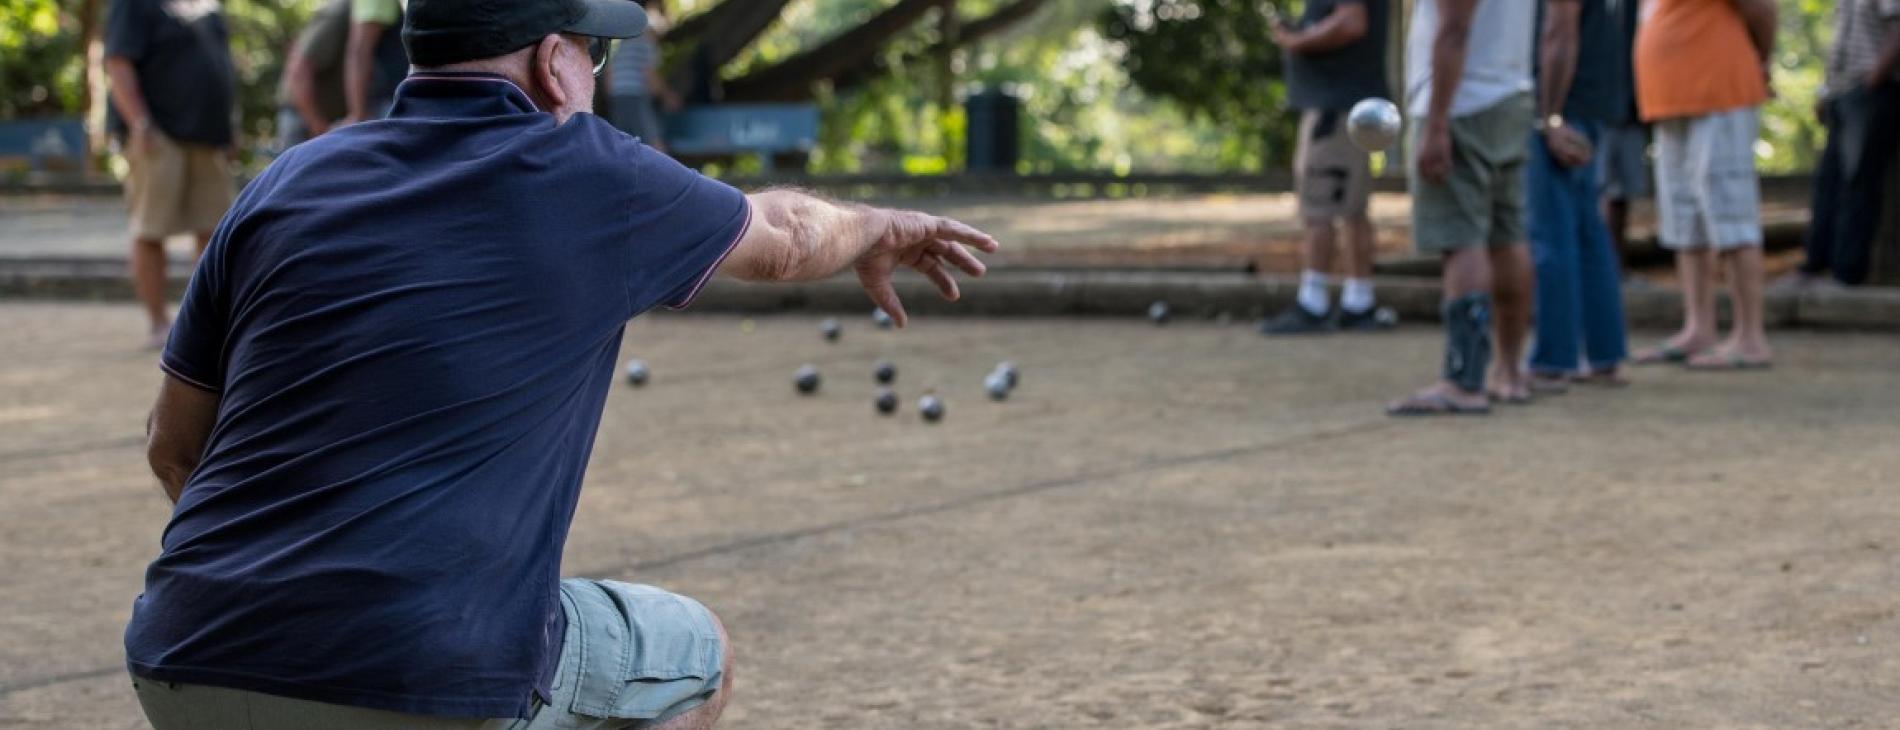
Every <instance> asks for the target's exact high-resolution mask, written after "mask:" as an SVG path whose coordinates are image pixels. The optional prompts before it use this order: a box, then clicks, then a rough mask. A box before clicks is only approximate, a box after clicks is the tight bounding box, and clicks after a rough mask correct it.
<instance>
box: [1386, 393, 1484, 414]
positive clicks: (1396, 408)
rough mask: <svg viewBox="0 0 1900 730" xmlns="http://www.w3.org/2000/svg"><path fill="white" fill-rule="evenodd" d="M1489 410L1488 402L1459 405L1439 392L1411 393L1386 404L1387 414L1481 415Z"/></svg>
mask: <svg viewBox="0 0 1900 730" xmlns="http://www.w3.org/2000/svg"><path fill="white" fill-rule="evenodd" d="M1490 412H1491V405H1490V404H1489V403H1487V404H1485V405H1482V406H1465V405H1459V404H1458V403H1456V402H1454V401H1452V399H1450V398H1447V397H1445V396H1444V395H1441V394H1436V393H1434V394H1432V395H1411V396H1407V397H1406V398H1405V399H1404V400H1401V401H1398V402H1396V403H1393V404H1392V405H1389V406H1386V409H1385V413H1386V415H1388V416H1400V417H1413V416H1482V415H1486V414H1489V413H1490Z"/></svg>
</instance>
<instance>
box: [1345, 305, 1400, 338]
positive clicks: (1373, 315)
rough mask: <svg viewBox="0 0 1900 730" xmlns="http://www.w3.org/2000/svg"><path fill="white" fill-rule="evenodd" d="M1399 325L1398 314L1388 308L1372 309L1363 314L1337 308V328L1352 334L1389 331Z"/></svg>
mask: <svg viewBox="0 0 1900 730" xmlns="http://www.w3.org/2000/svg"><path fill="white" fill-rule="evenodd" d="M1398 324H1399V314H1398V312H1394V311H1392V309H1391V308H1390V307H1373V308H1371V309H1367V310H1366V311H1363V312H1349V311H1346V308H1345V307H1340V308H1339V317H1338V323H1337V325H1338V327H1339V328H1340V329H1342V330H1350V331H1354V332H1377V331H1380V330H1389V329H1392V328H1393V327H1396V326H1398Z"/></svg>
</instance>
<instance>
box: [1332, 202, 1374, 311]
mask: <svg viewBox="0 0 1900 730" xmlns="http://www.w3.org/2000/svg"><path fill="white" fill-rule="evenodd" d="M1344 224H1345V229H1346V245H1345V254H1346V262H1345V264H1346V265H1345V270H1346V281H1345V283H1344V284H1342V285H1341V286H1340V289H1339V306H1340V308H1341V309H1342V310H1343V311H1342V314H1365V313H1366V312H1367V311H1369V310H1371V309H1372V308H1374V307H1376V306H1378V304H1379V301H1378V299H1377V297H1376V295H1375V294H1374V293H1373V290H1372V262H1373V258H1374V257H1375V256H1377V255H1378V251H1377V246H1378V244H1377V241H1376V240H1375V239H1374V234H1373V229H1372V216H1371V215H1368V214H1367V213H1366V212H1365V211H1360V212H1358V213H1355V214H1351V215H1347V216H1346V217H1345V219H1344Z"/></svg>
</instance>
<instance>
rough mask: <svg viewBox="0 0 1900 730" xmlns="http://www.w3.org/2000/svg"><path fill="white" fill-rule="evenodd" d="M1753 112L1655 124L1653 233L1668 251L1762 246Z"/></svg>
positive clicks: (1734, 111)
mask: <svg viewBox="0 0 1900 730" xmlns="http://www.w3.org/2000/svg"><path fill="white" fill-rule="evenodd" d="M1760 123H1761V120H1760V116H1759V115H1758V112H1757V111H1756V110H1755V107H1752V106H1751V107H1747V108H1744V109H1732V110H1729V111H1725V112H1716V113H1714V114H1708V115H1705V116H1700V117H1686V118H1682V119H1665V120H1663V121H1660V122H1657V123H1656V219H1657V220H1656V222H1657V226H1656V233H1657V237H1658V238H1661V239H1662V245H1663V247H1664V248H1668V249H1676V250H1680V249H1685V248H1708V247H1711V246H1713V247H1715V248H1717V249H1722V250H1728V249H1734V248H1741V247H1743V246H1759V245H1761V239H1762V235H1761V186H1760V183H1759V182H1758V179H1757V178H1756V177H1755V139H1756V135H1757V133H1758V131H1759V129H1760Z"/></svg>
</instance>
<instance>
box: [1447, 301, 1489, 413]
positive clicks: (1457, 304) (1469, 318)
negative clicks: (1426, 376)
mask: <svg viewBox="0 0 1900 730" xmlns="http://www.w3.org/2000/svg"><path fill="white" fill-rule="evenodd" d="M1442 313H1443V314H1444V318H1445V380H1447V381H1449V382H1451V383H1452V384H1454V385H1457V386H1458V388H1459V389H1460V390H1463V391H1465V392H1467V393H1476V392H1479V391H1482V390H1484V374H1485V370H1486V369H1487V368H1489V367H1491V295H1490V294H1489V293H1488V292H1473V293H1471V294H1466V295H1464V296H1461V297H1458V298H1457V299H1452V300H1449V301H1446V302H1445V303H1444V306H1443V311H1442Z"/></svg>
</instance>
